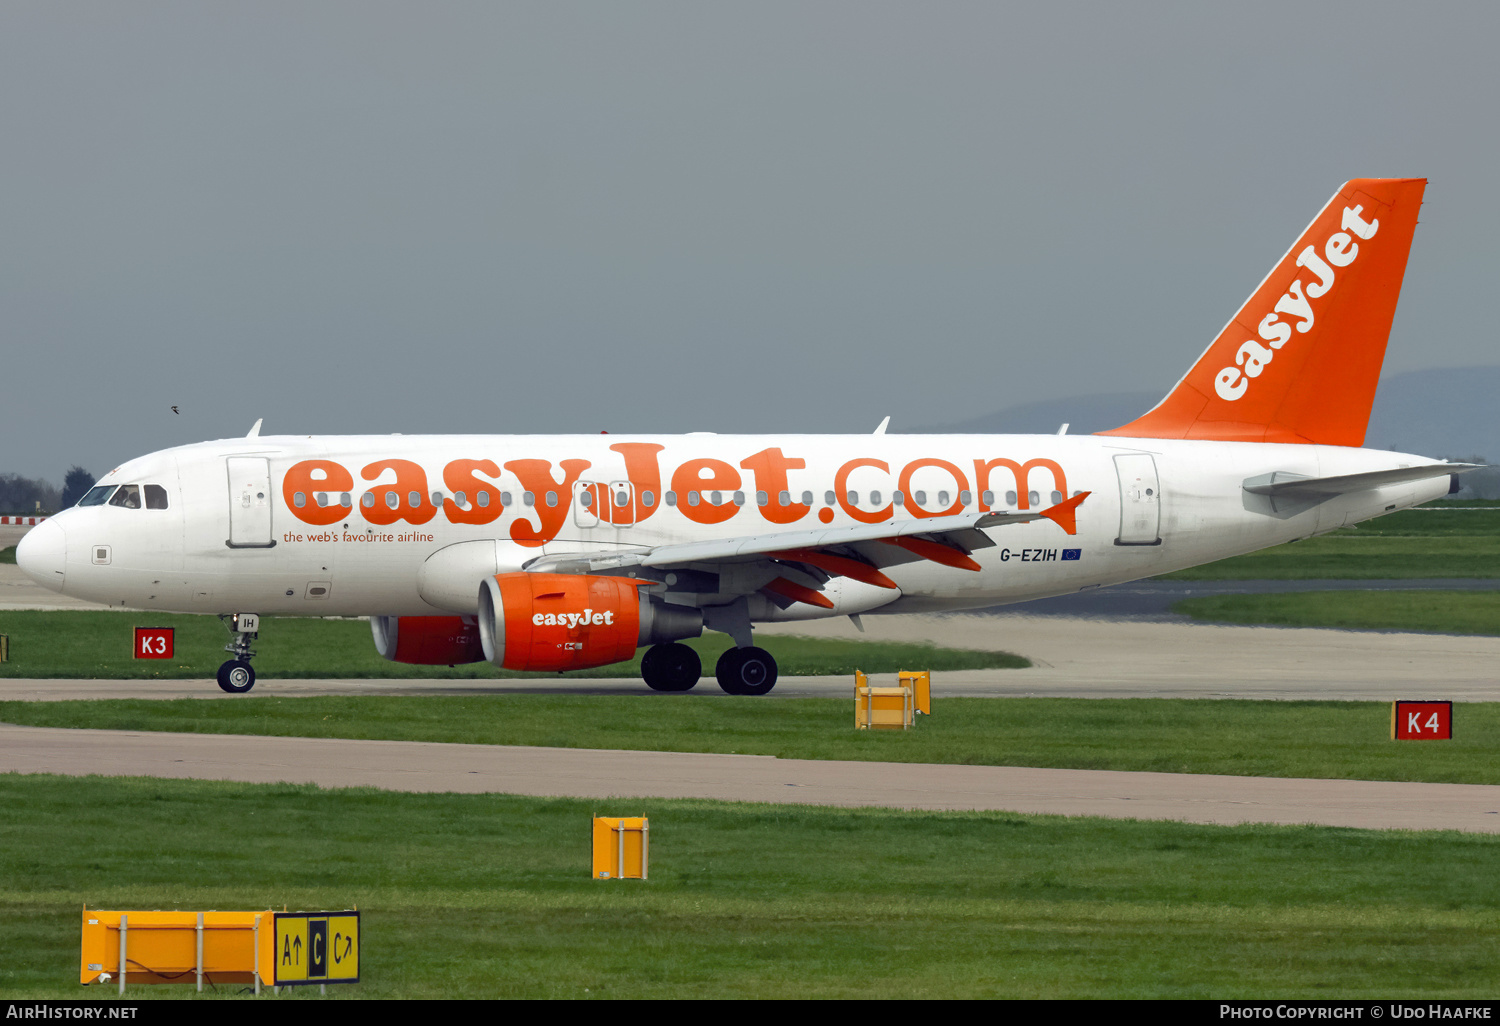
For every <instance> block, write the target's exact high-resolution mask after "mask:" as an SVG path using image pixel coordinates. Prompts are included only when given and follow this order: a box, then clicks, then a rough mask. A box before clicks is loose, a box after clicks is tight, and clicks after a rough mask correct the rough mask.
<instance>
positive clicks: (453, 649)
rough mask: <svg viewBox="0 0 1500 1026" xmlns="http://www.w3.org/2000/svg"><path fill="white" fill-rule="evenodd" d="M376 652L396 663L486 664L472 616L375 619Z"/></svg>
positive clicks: (373, 631) (373, 626)
mask: <svg viewBox="0 0 1500 1026" xmlns="http://www.w3.org/2000/svg"><path fill="white" fill-rule="evenodd" d="M370 633H371V634H373V635H374V636H375V650H376V651H377V652H379V653H380V654H381V655H383V656H385V658H387V659H389V660H390V661H391V662H393V663H417V664H420V665H422V666H454V665H456V664H458V663H477V662H482V661H483V660H484V646H483V645H481V644H480V641H479V624H478V623H476V622H475V621H474V618H473V617H472V616H468V617H465V616H372V617H370Z"/></svg>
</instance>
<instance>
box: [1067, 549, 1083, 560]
mask: <svg viewBox="0 0 1500 1026" xmlns="http://www.w3.org/2000/svg"><path fill="white" fill-rule="evenodd" d="M1082 558H1083V550H1082V549H1063V559H1064V560H1068V559H1082Z"/></svg>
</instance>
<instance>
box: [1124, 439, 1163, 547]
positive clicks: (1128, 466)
mask: <svg viewBox="0 0 1500 1026" xmlns="http://www.w3.org/2000/svg"><path fill="white" fill-rule="evenodd" d="M1115 473H1116V474H1117V475H1119V478H1120V536H1119V537H1118V538H1116V539H1115V544H1116V545H1160V544H1161V482H1159V481H1158V480H1157V479H1156V460H1155V459H1153V458H1152V457H1151V455H1150V454H1149V453H1129V454H1126V455H1121V456H1116V457H1115Z"/></svg>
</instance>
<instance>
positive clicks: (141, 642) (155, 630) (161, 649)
mask: <svg viewBox="0 0 1500 1026" xmlns="http://www.w3.org/2000/svg"><path fill="white" fill-rule="evenodd" d="M175 629H176V628H174V627H137V628H136V629H135V657H136V658H137V659H171V658H172V651H173V639H172V632H173V631H174V630H175Z"/></svg>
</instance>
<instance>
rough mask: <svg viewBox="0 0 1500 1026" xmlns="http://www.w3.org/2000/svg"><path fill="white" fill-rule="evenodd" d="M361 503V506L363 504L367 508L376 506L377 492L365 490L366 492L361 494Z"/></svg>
mask: <svg viewBox="0 0 1500 1026" xmlns="http://www.w3.org/2000/svg"><path fill="white" fill-rule="evenodd" d="M359 504H360V505H361V506H363V507H364V508H365V509H369V508H370V507H372V506H374V505H375V493H374V492H365V494H363V495H361V496H360V497H359Z"/></svg>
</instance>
